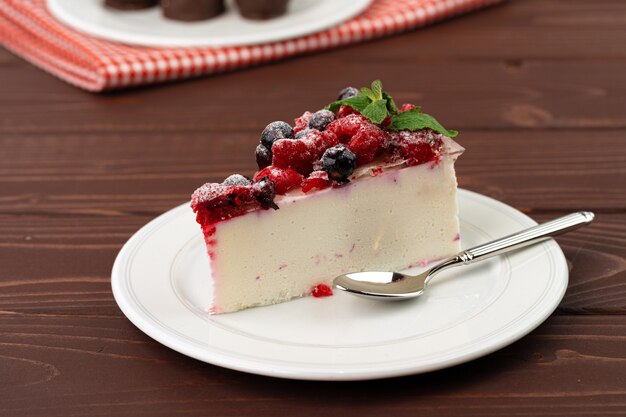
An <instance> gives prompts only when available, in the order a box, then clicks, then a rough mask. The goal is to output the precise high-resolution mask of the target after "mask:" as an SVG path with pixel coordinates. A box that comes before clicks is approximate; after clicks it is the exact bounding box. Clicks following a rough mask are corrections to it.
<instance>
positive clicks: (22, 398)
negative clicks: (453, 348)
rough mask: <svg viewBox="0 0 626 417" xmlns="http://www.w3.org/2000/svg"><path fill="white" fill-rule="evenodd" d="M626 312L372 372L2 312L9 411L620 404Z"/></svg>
mask: <svg viewBox="0 0 626 417" xmlns="http://www.w3.org/2000/svg"><path fill="white" fill-rule="evenodd" d="M625 333H626V318H625V317H623V316H593V317H584V316H583V317H580V316H573V317H552V318H550V319H549V320H548V321H547V322H546V323H545V324H544V325H542V326H541V327H540V328H539V329H537V330H536V331H535V332H533V333H531V335H530V336H528V337H526V338H524V339H522V340H521V341H519V342H517V343H514V344H513V345H512V346H509V347H507V348H505V349H502V350H500V351H498V352H496V353H494V354H492V355H489V356H487V357H485V358H483V359H479V360H477V361H474V362H471V363H468V364H465V365H461V366H457V367H454V368H451V369H447V370H444V371H440V372H436V373H430V374H425V375H417V376H411V377H404V378H397V379H392V380H383V381H370V382H361V383H343V384H330V383H315V382H298V381H287V380H278V379H271V378H264V377H257V376H253V375H247V374H242V373H238V372H235V371H229V370H225V369H221V368H218V367H214V366H211V365H206V364H203V363H200V362H198V361H195V360H192V359H189V358H187V357H184V356H182V355H179V354H177V353H175V352H173V351H171V350H169V349H167V348H165V347H163V346H160V345H158V344H156V343H154V342H152V341H151V340H150V339H149V338H148V337H146V336H143V335H142V334H141V333H139V332H138V331H137V330H136V329H134V328H133V327H132V325H130V324H129V323H128V322H126V321H120V320H118V319H117V318H115V317H107V316H101V315H97V314H93V315H84V316H76V315H74V316H65V315H37V314H14V315H1V316H0V346H2V350H1V353H0V355H1V357H2V360H1V361H0V364H1V365H0V366H2V370H3V371H4V372H3V374H4V375H7V376H5V377H3V378H2V379H0V389H2V392H3V399H2V401H1V402H0V415H2V416H7V417H8V416H17V415H20V416H32V417H37V416H42V417H43V416H45V417H67V416H79V415H80V416H110V415H116V416H187V415H207V416H208V415H211V416H241V415H251V414H254V415H258V416H277V415H293V414H297V415H302V416H319V415H320V414H321V413H329V415H338V414H340V413H341V414H354V415H360V416H379V415H381V414H382V413H393V414H394V415H398V416H415V415H420V416H440V415H446V416H501V415H507V416H537V415H541V416H548V415H551V416H568V417H569V416H578V415H580V416H608V415H621V414H620V413H621V412H622V411H623V410H624V406H625V405H626V404H625V402H624V398H626V351H625V350H624V349H623V345H624V336H623V335H624V334H625Z"/></svg>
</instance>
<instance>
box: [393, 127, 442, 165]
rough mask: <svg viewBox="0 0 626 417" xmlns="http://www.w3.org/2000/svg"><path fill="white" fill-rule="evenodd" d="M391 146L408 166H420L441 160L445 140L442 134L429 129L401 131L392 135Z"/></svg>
mask: <svg viewBox="0 0 626 417" xmlns="http://www.w3.org/2000/svg"><path fill="white" fill-rule="evenodd" d="M391 144H392V146H393V147H394V148H395V152H396V153H399V156H400V157H401V158H403V159H405V160H406V161H407V164H408V165H419V164H424V163H426V162H430V161H435V162H436V161H438V160H439V153H440V151H441V146H442V145H443V139H442V136H441V135H440V134H438V133H435V132H433V131H432V130H427V129H425V130H420V131H417V132H410V131H401V132H394V133H392V134H391Z"/></svg>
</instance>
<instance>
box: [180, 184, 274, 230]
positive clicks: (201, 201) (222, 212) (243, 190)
mask: <svg viewBox="0 0 626 417" xmlns="http://www.w3.org/2000/svg"><path fill="white" fill-rule="evenodd" d="M268 183H269V182H268ZM269 186H270V188H271V189H266V188H267V185H266V184H262V185H261V186H257V184H254V185H247V186H244V185H224V184H215V183H207V184H204V185H203V186H202V187H200V188H198V189H197V190H196V191H195V192H194V193H193V195H192V196H191V208H192V209H193V211H194V212H195V213H196V220H197V222H198V223H200V224H201V225H202V226H203V227H204V228H205V229H209V228H210V227H211V224H213V223H215V222H218V221H220V220H224V219H227V218H230V217H234V216H238V215H240V214H243V213H245V212H247V211H249V210H253V209H256V208H258V207H259V202H258V198H259V197H260V196H261V197H262V199H263V201H264V205H262V207H265V208H267V207H273V206H275V204H274V202H273V198H274V195H273V194H272V192H273V188H274V186H273V184H272V183H269ZM263 187H265V188H263ZM268 198H269V200H267V199H268ZM272 204H274V205H272Z"/></svg>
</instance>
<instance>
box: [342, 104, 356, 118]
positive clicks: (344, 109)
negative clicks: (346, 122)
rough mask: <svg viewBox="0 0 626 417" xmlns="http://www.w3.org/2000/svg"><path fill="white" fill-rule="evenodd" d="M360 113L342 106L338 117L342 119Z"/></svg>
mask: <svg viewBox="0 0 626 417" xmlns="http://www.w3.org/2000/svg"><path fill="white" fill-rule="evenodd" d="M355 113H358V112H357V111H356V110H355V109H353V108H352V107H350V106H341V107H339V110H337V117H338V118H341V117H346V116H347V115H349V114H355Z"/></svg>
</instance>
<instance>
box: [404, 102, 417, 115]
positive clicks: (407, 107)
mask: <svg viewBox="0 0 626 417" xmlns="http://www.w3.org/2000/svg"><path fill="white" fill-rule="evenodd" d="M415 108H417V107H416V106H415V105H414V104H410V103H404V104H403V105H402V107H400V113H404V112H405V111H409V110H413V109H415Z"/></svg>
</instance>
